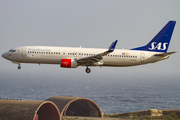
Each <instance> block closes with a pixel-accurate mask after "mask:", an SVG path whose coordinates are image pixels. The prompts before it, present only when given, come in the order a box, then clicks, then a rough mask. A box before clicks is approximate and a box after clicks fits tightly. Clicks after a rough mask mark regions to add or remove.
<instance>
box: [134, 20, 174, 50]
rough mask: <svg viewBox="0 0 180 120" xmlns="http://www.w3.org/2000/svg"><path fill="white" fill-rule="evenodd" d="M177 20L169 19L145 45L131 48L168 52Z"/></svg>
mask: <svg viewBox="0 0 180 120" xmlns="http://www.w3.org/2000/svg"><path fill="white" fill-rule="evenodd" d="M175 24H176V21H169V22H168V23H167V24H166V25H165V26H164V27H163V28H162V30H161V31H160V32H159V33H158V34H157V35H156V36H155V37H154V38H153V39H152V40H151V41H150V42H149V43H148V44H147V45H145V46H142V47H138V48H133V49H131V50H142V51H152V52H165V53H166V52H167V50H168V47H169V44H170V40H171V36H172V33H173V30H174V26H175Z"/></svg>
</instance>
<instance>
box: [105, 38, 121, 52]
mask: <svg viewBox="0 0 180 120" xmlns="http://www.w3.org/2000/svg"><path fill="white" fill-rule="evenodd" d="M117 41H118V40H116V41H114V42H113V43H112V44H111V46H110V47H109V50H108V51H107V52H113V51H114V49H115V47H116V44H117Z"/></svg>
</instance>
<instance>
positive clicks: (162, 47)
mask: <svg viewBox="0 0 180 120" xmlns="http://www.w3.org/2000/svg"><path fill="white" fill-rule="evenodd" d="M167 44H168V43H163V44H162V43H161V42H160V43H158V44H157V43H156V42H152V43H151V48H149V50H155V49H157V50H166V45H167Z"/></svg>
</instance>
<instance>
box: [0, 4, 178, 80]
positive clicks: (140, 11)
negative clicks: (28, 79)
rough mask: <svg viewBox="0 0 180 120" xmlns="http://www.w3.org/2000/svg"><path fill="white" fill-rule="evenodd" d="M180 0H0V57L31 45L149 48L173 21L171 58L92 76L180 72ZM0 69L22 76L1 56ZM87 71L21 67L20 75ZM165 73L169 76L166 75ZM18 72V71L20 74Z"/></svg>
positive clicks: (107, 69)
mask: <svg viewBox="0 0 180 120" xmlns="http://www.w3.org/2000/svg"><path fill="white" fill-rule="evenodd" d="M179 12H180V1H179V0H146V1H145V0H134V1H132V0H89V1H87V0H76V1H75V0H64V1H62V0H38V1H37V0H30V1H24V0H16V1H14V0H1V2H0V16H1V19H0V41H1V44H0V46H1V47H0V53H1V54H3V53H4V52H6V51H8V50H9V49H11V48H15V47H19V46H28V45H41V46H69V47H71V46H77V47H79V46H82V47H91V48H108V47H109V45H110V44H111V43H112V42H113V41H114V40H116V39H118V40H119V41H118V44H117V46H116V48H117V49H121V48H124V49H131V48H134V47H139V46H143V45H145V44H147V43H148V42H149V41H150V40H151V39H152V38H153V37H154V36H155V35H156V34H157V33H158V32H159V31H160V30H161V29H162V27H164V25H165V24H166V23H167V22H168V21H169V20H175V21H177V23H176V26H175V29H174V33H173V36H172V39H171V44H170V46H169V49H168V51H169V52H171V51H177V53H176V54H173V55H171V56H170V58H169V59H167V60H164V61H160V62H158V63H155V64H148V65H142V66H137V67H128V68H124V67H123V68H113V67H103V68H99V67H93V68H92V72H91V73H90V74H89V75H88V76H94V75H95V76H98V75H99V74H100V75H103V76H104V77H106V76H108V75H107V74H106V73H109V75H114V76H115V75H119V74H121V75H123V74H125V73H127V72H128V74H137V75H143V74H149V73H151V75H153V74H163V75H168V74H173V75H178V76H180V75H179V71H180V70H179V68H180V63H179V59H180V54H179V52H180V47H179V43H180V42H179V40H180V34H179V33H180V14H179ZM0 66H1V67H0V71H1V72H2V71H3V73H4V72H9V71H11V72H13V73H16V72H17V73H18V72H19V71H18V70H17V65H16V64H12V63H11V62H10V61H7V60H5V59H3V58H2V57H0ZM84 70H85V67H83V68H82V67H79V68H77V69H73V70H70V69H63V68H60V67H59V66H58V65H41V66H39V65H34V64H22V69H21V71H20V72H21V74H22V73H28V72H31V73H33V72H36V73H41V71H43V72H50V73H53V72H57V73H59V74H63V73H66V72H68V73H71V74H76V75H84V76H87V75H86V73H85V71H84ZM164 73H165V74H164ZM19 74H20V73H19Z"/></svg>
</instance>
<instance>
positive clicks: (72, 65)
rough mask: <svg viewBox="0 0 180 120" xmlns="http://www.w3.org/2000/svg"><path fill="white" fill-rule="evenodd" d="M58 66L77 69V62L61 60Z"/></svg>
mask: <svg viewBox="0 0 180 120" xmlns="http://www.w3.org/2000/svg"><path fill="white" fill-rule="evenodd" d="M60 66H61V67H64V68H77V61H76V60H72V59H61V60H60Z"/></svg>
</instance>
